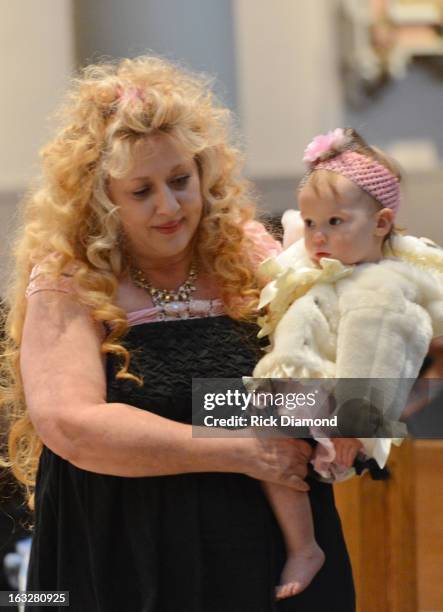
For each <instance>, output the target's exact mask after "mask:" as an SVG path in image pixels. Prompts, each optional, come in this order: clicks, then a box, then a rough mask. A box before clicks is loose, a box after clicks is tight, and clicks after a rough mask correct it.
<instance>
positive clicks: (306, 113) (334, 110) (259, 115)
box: [233, 0, 343, 178]
mask: <svg viewBox="0 0 443 612" xmlns="http://www.w3.org/2000/svg"><path fill="white" fill-rule="evenodd" d="M335 9H336V2H335V0H234V2H233V11H234V21H235V30H236V49H237V70H238V72H237V79H238V85H237V91H238V100H239V112H240V119H241V124H242V131H243V134H244V135H245V139H246V148H247V172H248V174H249V175H250V176H252V177H254V178H278V177H285V176H295V175H297V174H299V173H300V172H302V170H303V165H302V162H301V157H302V153H303V150H304V147H305V146H306V144H307V143H308V141H309V140H310V139H311V138H312V137H313V136H315V135H316V134H318V133H321V132H323V131H327V130H329V129H332V128H335V127H337V126H340V125H341V123H342V117H343V105H342V99H341V93H340V88H341V86H340V81H339V75H338V65H337V44H336V36H337V34H336V27H335V20H336V13H335Z"/></svg>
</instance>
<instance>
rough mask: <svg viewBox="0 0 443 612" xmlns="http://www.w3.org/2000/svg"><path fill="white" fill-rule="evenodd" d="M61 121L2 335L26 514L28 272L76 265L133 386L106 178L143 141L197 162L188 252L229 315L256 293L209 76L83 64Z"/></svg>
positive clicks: (233, 154)
mask: <svg viewBox="0 0 443 612" xmlns="http://www.w3.org/2000/svg"><path fill="white" fill-rule="evenodd" d="M58 116H59V119H61V128H60V130H59V132H58V134H57V135H56V136H55V138H54V139H53V140H52V141H51V142H49V144H47V145H46V146H45V147H44V148H43V150H42V153H41V155H42V166H43V174H42V181H41V184H40V187H39V188H37V189H34V190H33V191H32V192H31V193H29V195H28V196H27V197H26V198H25V201H24V221H23V225H22V227H21V228H20V230H19V234H18V239H17V241H16V245H15V249H14V255H15V270H14V274H13V276H12V278H13V281H11V283H10V287H9V291H8V297H7V307H8V310H9V314H8V316H7V319H6V320H5V321H4V329H3V332H4V338H5V339H4V347H3V351H2V361H1V375H2V387H1V397H0V399H1V404H0V405H1V408H2V416H3V417H5V418H6V420H7V421H8V422H9V438H8V451H9V452H8V456H7V457H6V456H4V457H3V459H2V460H1V464H2V465H3V466H7V467H9V468H10V469H11V470H12V472H13V474H14V475H15V477H16V478H17V479H18V480H19V481H20V482H21V483H23V484H24V485H25V487H26V489H27V494H28V500H29V502H28V503H29V504H30V505H31V506H32V503H33V489H34V486H35V476H36V470H37V466H38V460H39V456H40V453H41V450H42V442H41V440H40V439H39V437H38V435H37V433H36V431H35V429H34V427H33V425H32V423H31V421H30V418H29V415H28V412H27V409H26V402H25V397H24V392H23V385H22V380H21V375H20V368H19V360H20V344H21V339H22V333H23V325H24V319H25V315H26V297H25V291H26V287H27V285H28V282H29V277H30V273H31V270H32V268H33V266H34V265H35V264H37V263H38V264H40V266H41V270H42V272H43V273H44V274H46V275H48V276H49V277H50V278H54V279H55V278H59V277H60V276H61V275H62V273H63V270H66V267H67V266H69V265H70V264H71V265H72V264H73V263H75V266H74V273H73V274H74V281H75V286H76V287H77V288H78V289H77V294H78V299H79V300H80V301H81V302H82V303H85V304H87V305H88V306H89V307H90V309H91V312H92V315H93V317H94V318H95V320H97V321H100V322H103V323H107V325H106V329H107V330H108V332H107V335H106V337H105V339H104V341H103V343H102V351H103V352H104V353H114V354H116V355H118V356H119V357H121V358H122V367H121V369H120V371H119V373H118V374H117V376H118V377H121V378H131V379H133V380H137V381H138V382H139V383H140V382H141V381H139V380H138V379H137V378H136V377H135V376H134V375H132V374H131V373H130V372H129V370H128V368H129V362H130V355H129V354H128V351H127V350H126V349H125V348H124V347H123V346H122V345H121V343H120V341H119V340H120V339H121V337H122V336H123V334H124V333H125V332H126V330H127V328H128V323H127V317H126V314H125V312H124V311H123V310H122V309H121V308H119V307H118V306H117V305H116V303H115V296H116V290H117V287H118V282H119V278H120V277H121V276H122V275H123V274H125V272H126V271H127V266H128V264H127V261H126V258H125V257H124V256H123V253H122V250H121V247H120V243H119V234H120V220H119V215H118V208H117V207H116V206H115V205H114V204H113V202H112V201H111V200H110V199H109V197H108V194H107V179H108V177H109V176H110V175H112V176H117V175H122V174H123V173H124V172H125V171H126V170H127V169H129V168H130V166H131V163H132V153H133V151H134V148H135V145H136V144H137V143H138V142H139V141H140V139H142V138H145V137H147V136H150V135H154V134H156V133H167V134H169V135H170V136H171V137H173V138H174V139H176V140H177V141H178V142H179V143H181V144H182V145H183V146H184V147H185V148H186V150H187V151H189V153H190V154H192V156H193V157H194V159H195V160H196V162H197V166H198V168H199V173H200V183H201V191H202V197H203V201H204V213H203V216H202V219H201V222H200V225H199V229H198V232H197V238H196V243H197V244H196V251H197V256H198V259H199V262H201V263H202V265H204V267H205V268H206V269H207V270H210V271H211V273H212V275H213V278H214V279H215V281H216V282H217V284H218V286H219V288H220V292H221V298H222V300H223V302H224V305H225V309H226V312H227V313H228V314H229V315H231V316H232V317H235V318H248V317H250V316H252V312H253V309H254V308H255V306H256V304H257V298H258V293H259V292H258V287H257V282H256V275H255V271H254V263H253V261H254V257H253V254H254V251H255V249H256V247H257V245H256V244H255V243H254V241H253V239H252V238H251V237H250V235H249V234H248V232H247V231H245V225H246V224H247V223H248V221H250V220H252V219H253V217H254V214H255V206H254V204H253V201H252V198H251V195H250V192H249V185H248V183H247V182H246V181H245V180H244V179H243V178H242V177H241V175H240V174H239V170H240V167H241V161H242V160H241V156H240V153H239V150H238V148H237V147H235V146H234V145H233V144H231V140H230V133H231V129H230V128H231V121H230V119H231V118H230V112H229V111H228V110H227V109H226V108H223V107H222V106H221V105H219V104H218V103H217V101H216V100H215V98H214V96H213V94H212V93H211V88H210V83H209V82H208V80H207V79H205V78H203V77H201V76H198V75H195V74H192V73H189V72H187V71H186V70H184V69H182V68H181V67H178V66H176V65H174V64H172V63H170V62H167V61H165V60H163V59H160V58H158V57H149V56H143V57H138V58H135V59H125V60H123V61H120V62H116V63H103V64H98V65H91V66H88V67H86V68H85V69H84V70H83V71H82V74H81V75H80V76H79V77H78V78H76V79H74V80H73V84H72V87H71V89H70V91H69V92H68V95H67V98H66V101H65V103H64V104H63V106H62V108H61V110H60V112H59V114H58ZM54 254H56V255H57V256H56V257H52V256H51V255H54Z"/></svg>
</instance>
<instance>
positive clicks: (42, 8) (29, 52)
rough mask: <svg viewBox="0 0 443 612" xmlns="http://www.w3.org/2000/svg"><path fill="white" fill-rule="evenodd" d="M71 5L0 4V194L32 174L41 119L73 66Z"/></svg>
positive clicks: (7, 0) (45, 0)
mask: <svg viewBox="0 0 443 612" xmlns="http://www.w3.org/2000/svg"><path fill="white" fill-rule="evenodd" d="M71 1H72V0H36V1H32V0H0V73H1V75H2V77H1V83H2V86H1V96H0V134H1V135H2V146H1V147H0V191H14V190H17V189H18V190H21V189H23V187H24V186H25V185H26V183H27V181H28V180H29V178H30V177H31V176H33V175H34V174H35V163H36V160H37V150H38V149H39V147H40V146H41V145H42V144H43V142H44V141H45V139H46V137H47V134H48V125H47V123H46V117H47V115H48V114H49V113H50V112H51V111H52V110H53V109H54V106H55V103H56V101H57V100H58V99H59V97H60V94H61V92H62V91H63V89H64V86H65V84H66V78H67V75H68V74H69V73H70V72H71V70H72V67H73V35H72V18H71V9H72V7H71Z"/></svg>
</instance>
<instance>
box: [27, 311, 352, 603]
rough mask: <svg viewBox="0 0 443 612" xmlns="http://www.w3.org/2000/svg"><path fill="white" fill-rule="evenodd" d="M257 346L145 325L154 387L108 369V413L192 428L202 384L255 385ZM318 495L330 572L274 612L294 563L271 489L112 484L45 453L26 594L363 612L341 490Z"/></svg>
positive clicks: (144, 345)
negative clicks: (120, 409) (114, 408)
mask: <svg viewBox="0 0 443 612" xmlns="http://www.w3.org/2000/svg"><path fill="white" fill-rule="evenodd" d="M256 332H257V329H256V328H255V327H253V326H249V325H245V324H240V323H237V322H234V321H233V320H231V319H230V318H228V317H227V316H217V317H207V318H201V319H188V320H177V321H169V322H154V323H146V324H141V325H135V326H134V327H131V328H130V330H129V332H128V334H127V336H126V338H125V344H126V346H127V347H128V348H130V350H131V352H132V354H133V361H132V370H133V371H137V372H143V375H144V380H145V384H144V386H143V387H138V386H137V385H136V384H134V383H132V382H130V381H116V380H115V378H114V376H113V373H114V371H115V367H116V365H115V363H114V361H113V359H112V358H109V359H108V364H107V370H108V371H107V374H108V381H109V382H108V401H109V402H125V403H128V404H132V405H134V406H137V407H139V408H142V409H146V410H150V411H153V412H156V413H158V414H161V415H162V416H164V417H167V418H170V419H175V420H177V421H181V422H186V423H189V422H190V420H191V379H192V377H199V378H205V377H211V378H215V377H224V378H235V377H239V376H241V375H247V374H250V373H251V372H252V369H253V366H254V365H255V363H256V361H257V359H258V356H259V355H258V349H257V341H256V339H255V336H256ZM310 485H311V491H310V497H311V505H312V510H313V514H314V523H315V528H316V536H317V540H318V542H319V544H320V546H321V547H322V548H323V550H324V552H325V553H326V562H325V564H324V566H323V568H322V569H321V571H320V572H319V573H318V574H317V576H316V578H315V579H314V581H313V582H312V583H311V585H310V586H309V587H308V588H307V589H306V590H305V591H304V592H303V593H302V594H300V595H298V596H296V597H293V598H291V599H288V600H285V601H284V602H281V603H278V604H276V603H275V602H274V597H273V593H274V587H275V584H276V583H277V579H278V576H279V573H280V570H281V567H282V565H283V563H284V558H285V551H284V544H283V541H282V537H281V534H280V531H279V528H278V526H277V524H276V521H275V519H274V516H273V514H272V511H271V510H270V507H269V505H268V502H267V500H266V498H265V496H264V494H263V492H262V488H261V484H260V482H258V481H257V480H254V479H251V478H248V477H247V476H242V475H237V474H225V473H203V474H199V473H198V474H181V475H177V476H160V477H147V478H123V477H117V476H106V475H100V474H95V473H92V472H87V471H85V470H81V469H78V468H76V467H74V466H73V465H71V464H70V463H68V462H67V461H65V460H63V459H61V458H60V457H59V456H57V455H55V454H54V453H53V452H51V451H50V450H49V449H47V448H44V450H43V453H42V456H41V460H40V464H39V469H38V475H37V487H36V514H35V533H34V537H33V546H32V551H31V560H30V569H29V575H28V585H27V589H28V590H67V591H70V607H69V608H60V610H64V609H69V610H70V611H71V612H271V611H278V612H284V611H286V612H308V611H309V612H353V611H354V609H355V608H354V588H353V582H352V574H351V568H350V564H349V560H348V556H347V552H346V548H345V544H344V541H343V536H342V531H341V526H340V521H339V518H338V515H337V512H336V509H335V506H334V500H333V492H332V488H331V486H330V485H327V484H322V483H319V482H318V481H315V480H310ZM32 609H33V610H35V609H36V608H32ZM45 609H47V608H45ZM53 609H54V608H53Z"/></svg>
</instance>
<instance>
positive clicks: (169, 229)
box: [153, 219, 183, 234]
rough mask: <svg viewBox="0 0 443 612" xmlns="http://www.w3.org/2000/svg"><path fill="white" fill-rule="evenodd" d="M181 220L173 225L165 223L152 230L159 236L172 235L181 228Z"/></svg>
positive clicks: (155, 226)
mask: <svg viewBox="0 0 443 612" xmlns="http://www.w3.org/2000/svg"><path fill="white" fill-rule="evenodd" d="M182 222H183V219H180V221H174V222H173V223H165V224H164V225H154V226H153V229H155V230H157V231H158V232H160V233H161V234H174V233H175V232H176V231H178V229H179V228H180V227H181V225H182Z"/></svg>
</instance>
